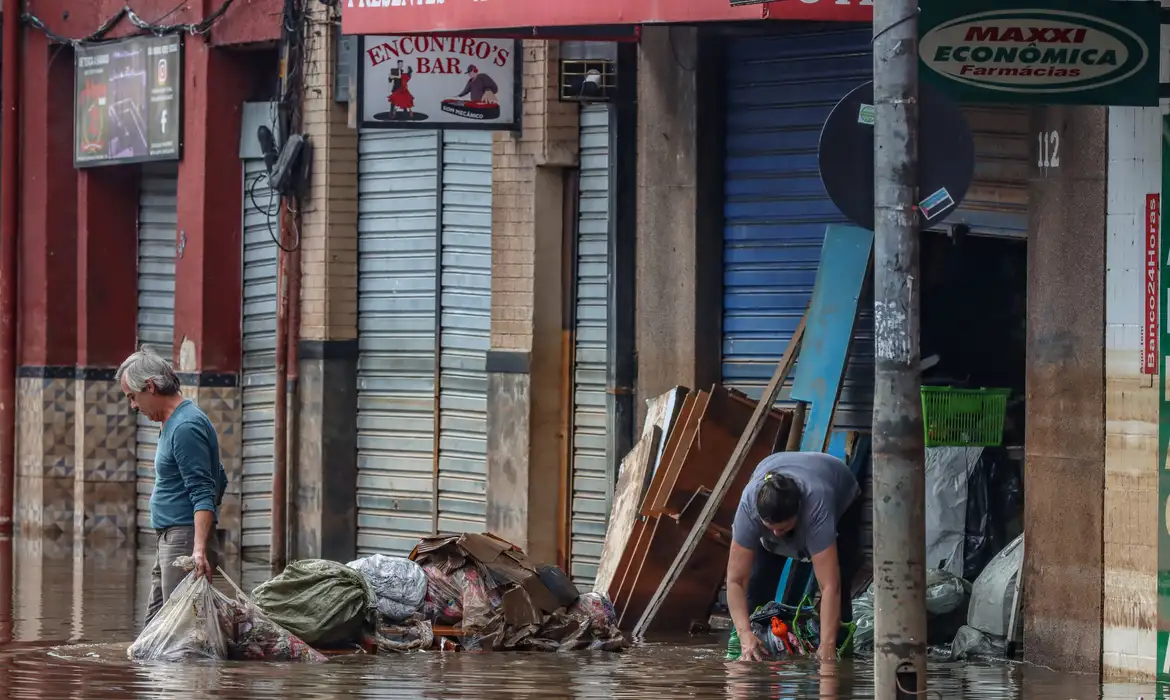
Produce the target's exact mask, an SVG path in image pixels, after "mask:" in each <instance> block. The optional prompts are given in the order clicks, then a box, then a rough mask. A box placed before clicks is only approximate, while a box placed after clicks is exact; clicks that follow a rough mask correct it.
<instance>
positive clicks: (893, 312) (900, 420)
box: [873, 0, 926, 700]
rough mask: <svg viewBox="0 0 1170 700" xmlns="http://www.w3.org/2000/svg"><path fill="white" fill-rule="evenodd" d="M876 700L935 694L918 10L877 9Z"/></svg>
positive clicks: (886, 1)
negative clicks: (929, 600)
mask: <svg viewBox="0 0 1170 700" xmlns="http://www.w3.org/2000/svg"><path fill="white" fill-rule="evenodd" d="M873 14H874V17H873V36H874V40H873V98H874V206H875V211H874V234H875V236H874V266H873V269H874V354H875V357H876V360H877V373H876V381H875V392H874V407H873V533H874V534H873V538H874V547H873V548H874V552H873V560H874V582H875V589H876V599H875V606H874V607H875V610H876V617H875V619H874V651H875V662H876V666H875V670H874V698H875V700H911V698H919V697H922V695H923V693H924V692H925V690H926V597H925V589H926V566H925V559H926V534H925V524H924V516H923V511H924V501H925V498H924V491H925V481H926V466H925V459H926V456H925V449H924V441H923V432H922V399H921V393H920V390H921V383H922V376H921V368H920V366H919V363H920V357H921V353H920V350H919V346H918V342H919V338H918V328H919V318H918V316H919V314H918V312H919V302H920V299H921V296H922V291H921V281H920V280H921V276H920V275H919V274H918V248H919V242H918V211H917V209H916V208H915V206H916V203H917V202H918V196H917V195H918V3H917V1H916V0H881V2H875V3H874V13H873Z"/></svg>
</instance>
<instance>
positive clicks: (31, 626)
mask: <svg viewBox="0 0 1170 700" xmlns="http://www.w3.org/2000/svg"><path fill="white" fill-rule="evenodd" d="M6 545H7V543H3V542H0V603H6V602H7V599H6V596H7V595H8V594H7V591H6V590H4V588H7V587H8V584H9V582H11V583H12V584H13V585H12V586H11V591H12V594H11V598H12V612H13V614H12V615H11V616H10V617H9V616H6V615H4V613H3V612H0V698H22V699H23V698H46V699H57V698H62V699H66V698H69V699H82V698H94V699H95V700H96V699H98V698H100V699H102V700H107V699H110V700H113V699H115V698H202V697H208V698H212V697H214V698H241V699H242V698H258V699H259V698H334V697H338V696H342V695H353V696H357V697H362V698H371V699H372V698H501V699H502V698H566V699H568V698H573V699H574V700H576V699H578V698H637V699H639V700H648V699H657V698H663V699H667V698H669V699H671V700H673V699H674V698H679V697H688V698H816V697H822V698H841V699H842V700H844V699H845V698H870V697H872V695H873V692H872V672H871V669H870V667H869V666H868V665H867V664H865V663H863V662H854V663H846V664H842V665H841V666H840V667H839V668H837V669H835V670H834V671H833V672H832V673H827V672H822V671H820V670H819V669H817V668H816V666H813V665H800V664H792V663H784V664H771V665H769V664H754V665H745V664H729V663H726V662H724V661H723V651H724V648H725V647H724V642H725V639H724V638H721V637H718V638H717V637H710V638H700V639H697V640H693V642H692V643H689V644H681V645H679V644H676V645H664V644H650V645H643V646H639V647H635V648H634V649H632V650H630V651H629V652H627V653H625V654H606V653H601V652H598V653H573V654H467V653H464V654H459V653H447V654H441V653H416V654H411V655H405V656H381V657H346V658H341V659H334V660H333V661H330V662H329V663H327V664H323V665H315V666H289V665H269V664H257V663H253V664H228V663H225V664H188V665H176V664H139V663H131V662H130V661H127V660H126V657H125V648H126V645H127V644H128V643H129V642H130V641H131V640H132V639H133V638H134V636H135V634H136V632H137V629H138V627H139V626H140V625H141V619H142V612H141V610H142V608H143V604H142V600H143V597H144V596H145V593H146V586H147V585H148V583H149V564H150V562H149V561H147V560H145V559H141V560H140V559H138V558H137V557H136V556H135V553H134V551H133V549H118V548H106V549H102V548H97V549H93V550H91V551H89V552H86V553H85V556H80V555H79V554H77V553H75V552H74V550H73V548H72V547H71V546H70V544H69V543H68V542H53V541H35V542H28V541H18V542H17V543H15V545H13V546H6ZM9 564H13V565H14V566H12V568H11V569H10V568H9ZM262 570H263V567H251V566H247V567H245V576H244V578H245V582H246V584H247V585H252V584H253V583H254V581H253V580H249V579H253V578H254V577H262V575H263V574H262ZM9 571H11V572H12V575H11V577H9ZM9 639H11V641H6V640H9ZM930 687H931V693H930V696H931V697H938V698H946V699H947V700H951V699H958V698H963V699H971V700H975V699H978V700H1008V699H1014V698H1027V699H1028V700H1033V699H1036V700H1043V699H1048V698H1052V699H1053V700H1058V699H1059V700H1070V699H1077V700H1083V699H1087V698H1099V697H1104V698H1111V699H1113V698H1116V699H1118V700H1120V699H1123V698H1124V699H1127V700H1135V699H1136V698H1146V699H1147V700H1152V698H1154V697H1161V696H1159V695H1155V689H1154V688H1153V686H1152V685H1146V686H1141V685H1111V686H1107V687H1106V688H1104V689H1099V688H1097V687H1096V686H1095V684H1094V683H1092V682H1091V680H1090V679H1086V678H1079V677H1076V676H1071V675H1068V674H1055V673H1051V672H1048V671H1045V670H1042V669H1036V668H1030V667H1025V666H1019V665H985V664H978V665H972V664H933V665H932V666H931V681H930Z"/></svg>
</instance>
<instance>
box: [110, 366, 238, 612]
mask: <svg viewBox="0 0 1170 700" xmlns="http://www.w3.org/2000/svg"><path fill="white" fill-rule="evenodd" d="M117 378H118V381H119V382H121V385H122V391H123V392H124V393H125V394H126V398H127V399H129V401H130V406H131V408H133V409H134V410H135V411H137V412H139V413H141V414H142V415H144V416H146V417H147V418H149V419H150V420H152V421H154V422H156V423H161V424H162V427H161V429H160V430H159V436H158V448H157V449H156V451H155V454H154V474H155V476H154V490H153V491H152V492H151V494H150V523H151V527H153V528H154V529H155V531H156V532H157V533H158V550H157V554H156V558H155V562H154V570H153V571H152V572H151V576H150V599H149V601H148V607H147V613H146V623H147V624H150V621H151V620H152V619H153V618H154V616H155V615H156V614H157V613H158V611H159V609H161V608H162V606H163V603H165V602H166V601H167V600H168V599H169V598H170V597H171V594H172V593H174V591H175V588H176V587H178V585H179V583H180V582H181V581H182V580H183V578H184V577H186V575H187V572H186V571H183V570H182V569H179V568H176V567H175V566H173V564H174V562H175V560H176V559H178V558H179V557H191V558H192V559H194V561H195V572H196V575H198V576H206V577H207V578H208V579H210V578H211V574H212V572H213V571H214V570H215V567H216V566H218V565H219V540H218V538H217V537H216V535H215V525H216V522H217V512H218V509H219V506H220V504H221V503H222V501H223V493H224V490H225V489H226V488H227V474H226V473H225V472H224V469H223V464H222V463H221V462H220V459H219V437H218V436H217V435H216V434H215V426H213V425H212V424H211V421H210V420H209V419H208V418H207V414H205V413H204V412H203V411H201V410H200V409H199V407H198V406H196V405H195V403H194V402H193V401H191V399H187V398H184V397H183V395H182V393H180V390H179V377H178V376H177V375H176V374H175V371H174V369H172V367H171V363H170V362H167V361H166V360H164V359H163V358H162V357H159V356H158V355H157V354H156V353H154V352H153V351H152V350H149V349H147V348H143V349H142V350H141V351H140V352H136V353H134V354H133V355H131V356H130V357H128V358H127V359H126V361H125V362H123V363H122V366H121V367H119V368H118V375H117Z"/></svg>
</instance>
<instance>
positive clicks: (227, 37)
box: [26, 0, 284, 46]
mask: <svg viewBox="0 0 1170 700" xmlns="http://www.w3.org/2000/svg"><path fill="white" fill-rule="evenodd" d="M221 2H222V0H188V2H185V3H180V2H176V1H175V0H131V1H130V2H127V0H85V1H84V2H81V1H79V0H27V2H26V7H27V11H28V12H29V13H30V14H32V15H33V16H35V17H37V18H39V19H40V20H41V21H42V22H44V23H45V25H46V26H47V27H48V28H49V29H51V30H53V31H54V32H56V33H57V34H60V35H62V36H66V37H69V38H71V39H78V38H81V37H83V36H88V35H89V34H90V33H92V32H93V31H94V30H95V29H97V28H98V27H99V26H101V25H102V23H103V22H105V21H106V20H107V19H109V18H110V17H113V16H114V15H115V14H117V13H118V11H119V10H121V9H122V7H123V6H125V5H127V4H128V5H130V7H131V8H133V10H134V12H135V14H137V15H138V16H139V17H141V18H142V19H143V20H145V21H147V22H152V23H155V24H194V23H197V22H200V21H202V20H203V18H204V17H207V16H208V15H210V14H211V13H213V12H215V10H217V9H218V8H219V6H220V4H221ZM283 7H284V2H283V1H282V0H234V2H233V3H232V5H231V7H229V8H228V9H227V12H226V13H225V14H224V16H223V19H221V20H220V21H219V22H217V23H216V24H215V26H214V28H213V29H212V30H211V33H210V38H211V43H212V44H214V45H217V46H226V45H230V44H250V43H256V42H264V41H276V40H278V39H279V38H280V13H281V10H282V8H283ZM138 31H139V30H138V29H137V28H136V27H135V26H134V25H133V24H131V23H130V21H129V20H128V19H123V20H122V21H121V22H120V23H119V24H118V25H117V26H116V27H115V28H114V31H112V32H111V33H110V34H109V35H108V37H109V38H111V39H113V38H117V37H123V36H128V35H130V34H135V33H137V32H138Z"/></svg>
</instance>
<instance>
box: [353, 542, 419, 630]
mask: <svg viewBox="0 0 1170 700" xmlns="http://www.w3.org/2000/svg"><path fill="white" fill-rule="evenodd" d="M346 566H348V567H349V568H351V569H356V570H357V571H360V572H361V574H362V576H364V577H365V578H366V580H367V581H369V583H370V586H371V587H372V588H373V589H374V594H375V595H376V596H377V598H378V612H379V613H381V614H382V616H383V617H385V618H386V619H387V620H390V621H391V622H397V623H402V622H406V621H407V620H410V619H411V618H413V617H415V616H416V615H418V613H419V611H420V610H422V606H423V601H424V600H426V597H427V575H426V573H425V572H424V571H423V569H422V567H421V566H419V565H418V564H415V563H414V562H412V561H411V560H409V559H402V558H400V557H388V556H385V555H384V554H375V555H373V556H369V557H365V558H363V559H358V560H356V561H351V562H350V563H348V564H346Z"/></svg>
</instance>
